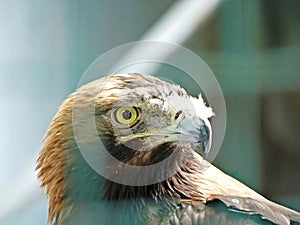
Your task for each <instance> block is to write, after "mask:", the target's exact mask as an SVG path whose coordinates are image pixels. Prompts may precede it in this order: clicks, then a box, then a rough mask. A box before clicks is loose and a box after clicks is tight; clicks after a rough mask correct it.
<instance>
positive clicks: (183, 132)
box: [172, 116, 212, 159]
mask: <svg viewBox="0 0 300 225" xmlns="http://www.w3.org/2000/svg"><path fill="white" fill-rule="evenodd" d="M172 136H173V135H172ZM174 137H175V138H176V139H177V141H181V142H189V143H199V144H201V145H200V146H201V147H202V149H201V150H202V157H203V158H204V159H205V158H206V157H207V156H208V153H209V151H210V148H211V144H212V128H211V124H210V122H209V120H208V119H202V118H199V117H197V116H194V117H192V118H188V117H184V118H182V120H181V121H180V122H179V124H178V127H177V128H176V132H175V136H173V138H174ZM173 138H172V139H173ZM173 140H174V139H173ZM196 151H197V150H196Z"/></svg>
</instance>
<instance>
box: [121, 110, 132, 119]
mask: <svg viewBox="0 0 300 225" xmlns="http://www.w3.org/2000/svg"><path fill="white" fill-rule="evenodd" d="M122 116H123V118H124V119H125V120H129V119H130V118H131V112H130V111H129V110H124V112H123V113H122Z"/></svg>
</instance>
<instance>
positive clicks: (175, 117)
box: [174, 110, 182, 120]
mask: <svg viewBox="0 0 300 225" xmlns="http://www.w3.org/2000/svg"><path fill="white" fill-rule="evenodd" d="M181 113H182V110H179V111H178V112H177V113H176V114H175V116H174V119H175V120H177V119H178V117H179V116H180V114H181Z"/></svg>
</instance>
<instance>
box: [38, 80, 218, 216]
mask: <svg viewBox="0 0 300 225" xmlns="http://www.w3.org/2000/svg"><path fill="white" fill-rule="evenodd" d="M212 116H213V112H212V109H211V108H210V107H207V106H206V104H205V103H204V101H203V99H202V97H201V95H199V96H198V98H195V97H192V96H190V95H188V94H187V92H186V91H185V90H184V89H182V88H181V87H180V86H178V85H176V84H173V83H170V82H167V81H164V80H161V79H159V78H157V77H153V76H149V75H142V74H116V75H110V76H107V77H103V78H101V79H98V80H95V81H92V82H90V83H88V84H86V85H84V86H82V87H80V88H79V89H78V90H76V91H75V92H74V93H72V94H71V95H70V96H69V97H68V98H67V99H66V100H65V101H64V102H63V104H62V105H61V107H60V108H59V110H58V112H57V114H56V115H55V117H54V118H53V120H52V122H51V125H50V127H49V129H48V131H47V133H46V135H45V137H44V139H43V143H44V144H43V147H42V150H41V152H40V155H39V158H38V162H37V169H38V170H39V174H38V176H39V179H40V180H41V186H42V187H43V188H44V189H45V191H46V194H47V195H48V197H49V221H52V220H56V221H58V220H60V219H61V217H62V215H63V214H64V212H63V210H65V208H66V205H72V204H75V203H74V202H76V201H78V202H79V201H81V202H82V201H87V200H88V199H90V200H91V199H93V200H95V199H103V198H105V197H107V198H118V199H119V198H126V197H136V196H139V195H147V194H149V193H150V194H152V195H153V194H155V193H158V192H159V191H160V190H163V188H162V187H161V186H157V185H156V184H151V185H144V187H143V188H142V189H141V188H140V189H138V187H134V186H135V185H131V186H130V185H122V184H117V182H115V181H114V182H112V181H109V179H105V178H103V176H102V174H101V175H100V174H99V173H97V172H96V171H95V170H94V169H93V168H92V166H90V163H89V162H88V160H86V158H85V157H84V156H83V155H84V154H85V153H86V151H87V150H86V149H84V148H81V146H87V145H88V146H92V150H93V151H95V152H97V151H105V152H107V153H108V154H106V156H109V157H112V158H113V159H116V160H115V161H114V162H117V163H112V162H110V161H109V160H108V161H105V159H107V158H105V157H106V156H105V157H102V159H103V158H104V161H102V162H98V164H99V165H101V166H102V167H104V169H105V171H107V172H108V173H109V174H110V175H109V176H113V175H116V174H118V173H121V172H122V171H124V170H126V165H129V166H135V168H137V170H136V171H138V172H137V174H136V176H139V175H138V174H142V173H141V172H140V171H141V167H148V166H151V165H156V164H158V163H160V162H161V161H163V160H165V159H168V158H170V156H171V155H172V154H173V153H176V154H175V155H174V156H173V158H171V160H170V161H168V163H165V164H164V166H163V167H155V168H154V169H153V170H151V174H150V175H149V176H154V175H155V174H156V175H157V176H159V177H161V176H163V174H164V173H162V171H169V170H170V168H175V170H177V169H179V166H178V165H179V164H180V163H178V158H179V159H182V158H185V159H186V160H185V162H187V161H188V160H189V158H188V156H189V154H192V152H194V151H196V152H202V153H203V155H204V156H206V155H207V154H208V152H209V150H210V146H211V141H212V133H211V125H210V121H209V118H210V117H212ZM91 127H93V129H91ZM99 140H100V142H101V143H102V145H101V146H102V147H101V148H103V147H104V149H100V147H99V145H97V144H95V143H98V142H99ZM90 156H91V155H90ZM92 156H93V154H92ZM92 158H93V157H92ZM94 161H95V160H94ZM124 165H125V166H124ZM175 172H176V171H175ZM126 175H127V177H125V179H130V178H132V177H134V175H133V174H132V172H130V173H129V172H128V173H126ZM122 176H124V173H123V175H122ZM143 176H145V174H144V175H143ZM104 177H105V176H104ZM123 179H124V177H123ZM132 179H135V178H132ZM139 179H141V176H139ZM163 179H165V178H163ZM163 179H161V180H160V181H161V182H163ZM166 179H167V178H166ZM121 183H122V182H121ZM154 183H155V182H154ZM150 186H151V188H149V187H150ZM126 187H127V188H126ZM146 187H147V188H146ZM154 189H155V190H154ZM153 190H154V191H153ZM164 190H165V189H164Z"/></svg>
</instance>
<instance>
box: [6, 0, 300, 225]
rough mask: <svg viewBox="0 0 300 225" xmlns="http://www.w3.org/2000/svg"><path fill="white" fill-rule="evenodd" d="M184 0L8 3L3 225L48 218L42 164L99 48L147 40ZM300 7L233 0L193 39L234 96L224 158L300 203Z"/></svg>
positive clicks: (280, 196) (271, 191)
mask: <svg viewBox="0 0 300 225" xmlns="http://www.w3.org/2000/svg"><path fill="white" fill-rule="evenodd" d="M174 3H176V1H171V0H164V1H140V0H128V1H126V2H125V1H119V0H118V1H108V0H101V1H94V0H91V1H79V0H74V1H43V2H41V1H33V0H23V1H17V0H12V1H0V4H1V5H0V103H1V105H0V115H1V116H0V124H1V126H0V153H1V157H0V169H1V170H0V177H1V183H0V199H1V202H0V224H3V225H10V224H46V216H47V215H46V214H47V209H46V208H47V202H46V199H45V196H44V194H43V192H42V191H41V190H40V189H39V188H38V181H37V179H36V173H35V172H34V167H35V160H36V158H37V155H38V152H39V150H40V147H41V139H42V137H43V135H44V133H45V131H46V129H47V127H48V125H49V123H50V121H51V118H52V117H53V116H54V115H55V113H56V111H57V109H58V107H59V105H60V104H61V102H62V101H63V100H64V99H65V98H66V96H67V95H68V94H70V93H72V92H73V91H74V90H75V89H76V87H77V84H78V82H79V79H80V78H81V76H82V74H83V73H84V71H85V70H86V68H87V67H88V66H89V65H90V64H91V63H92V62H93V61H94V60H95V59H96V58H97V57H98V56H100V55H101V54H103V53H105V52H106V51H108V50H110V49H112V48H114V47H117V46H118V45H120V44H124V43H127V42H132V41H137V40H139V39H140V37H141V36H142V35H143V34H144V33H145V32H147V31H148V30H149V29H150V28H151V27H152V26H153V25H155V22H156V21H158V20H159V19H160V17H161V16H162V15H163V14H164V13H165V12H166V11H167V10H168V8H169V7H170V6H171V5H172V4H174ZM299 10H300V1H297V0H227V1H223V2H222V3H221V5H220V7H218V9H217V10H216V11H215V12H214V13H213V14H212V15H211V16H210V17H209V18H208V20H207V21H206V22H205V23H204V24H203V25H202V26H201V27H199V29H198V30H197V31H196V32H194V34H193V35H192V36H190V37H189V38H188V39H187V40H186V41H185V42H184V43H183V46H185V47H187V48H189V49H191V50H192V51H193V52H195V53H196V54H198V55H199V56H200V57H202V58H203V59H204V60H205V61H206V63H207V64H208V65H209V66H210V68H211V69H212V70H213V72H214V73H215V75H216V77H217V79H218V81H219V83H220V86H221V88H222V90H223V93H224V96H225V100H226V106H227V119H228V120H227V130H226V136H225V139H224V142H223V146H222V148H221V151H220V153H219V155H218V156H217V158H216V160H215V162H214V163H215V164H216V165H217V166H218V167H220V168H222V169H223V170H224V171H226V172H227V173H229V174H230V175H232V176H234V177H236V178H238V179H239V180H241V181H243V182H245V183H246V184H247V185H249V186H250V187H252V188H254V189H255V190H257V191H259V192H260V193H262V194H264V195H266V196H267V197H269V198H271V199H273V200H276V201H277V202H280V203H282V204H285V205H287V206H289V207H293V208H295V209H297V210H300V163H299V161H300V140H299V134H300V74H299V71H300V63H299V59H300V14H299ZM161 72H163V73H165V74H168V73H177V72H178V71H176V70H175V69H166V70H161ZM177 76H178V81H180V80H181V78H180V77H179V76H180V73H179V72H178V75H177ZM185 85H186V84H185ZM187 89H188V88H187ZM188 91H189V92H190V93H193V94H195V93H197V92H198V90H193V89H190V90H189V89H188Z"/></svg>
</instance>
